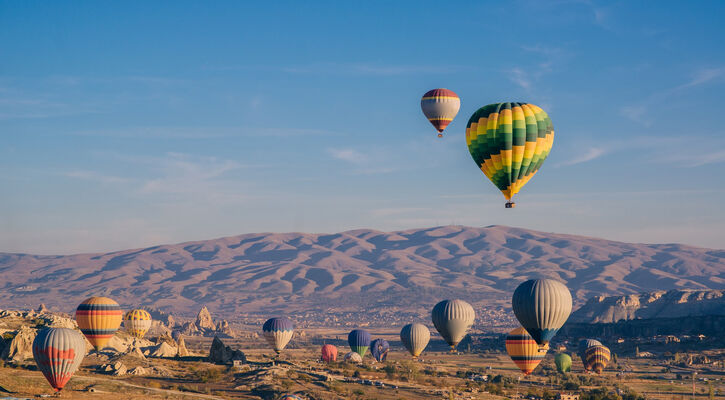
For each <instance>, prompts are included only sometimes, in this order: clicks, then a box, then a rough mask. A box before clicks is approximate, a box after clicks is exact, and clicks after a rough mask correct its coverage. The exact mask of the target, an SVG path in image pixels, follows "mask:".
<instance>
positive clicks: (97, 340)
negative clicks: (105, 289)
mask: <svg viewBox="0 0 725 400" xmlns="http://www.w3.org/2000/svg"><path fill="white" fill-rule="evenodd" d="M122 317H123V311H121V307H120V306H119V305H118V303H116V302H115V301H113V300H111V299H109V298H108V297H91V298H89V299H86V300H85V301H84V302H83V303H81V304H80V305H79V306H78V308H77V309H76V321H77V322H78V327H79V328H81V332H83V334H84V335H85V336H86V338H87V339H88V341H89V342H91V344H92V345H93V347H95V348H96V350H100V349H102V348H103V347H104V346H105V345H106V343H108V341H109V340H110V339H111V337H112V336H113V334H115V333H116V331H117V330H118V328H119V327H120V326H121V319H122Z"/></svg>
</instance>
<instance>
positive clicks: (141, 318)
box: [123, 309, 151, 339]
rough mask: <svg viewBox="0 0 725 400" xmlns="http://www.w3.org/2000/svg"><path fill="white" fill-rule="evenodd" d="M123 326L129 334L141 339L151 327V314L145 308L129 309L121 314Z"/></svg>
mask: <svg viewBox="0 0 725 400" xmlns="http://www.w3.org/2000/svg"><path fill="white" fill-rule="evenodd" d="M123 327H124V328H125V329H126V331H127V332H128V333H130V334H131V336H134V337H137V338H139V339H141V338H142V337H143V336H144V335H145V334H146V332H148V330H149V328H151V314H149V313H148V311H146V310H141V309H136V310H131V311H129V312H127V313H126V315H124V316H123Z"/></svg>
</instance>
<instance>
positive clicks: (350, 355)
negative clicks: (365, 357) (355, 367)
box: [344, 351, 362, 364]
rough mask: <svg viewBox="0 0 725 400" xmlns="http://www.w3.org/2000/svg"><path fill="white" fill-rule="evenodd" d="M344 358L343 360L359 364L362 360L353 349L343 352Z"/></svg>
mask: <svg viewBox="0 0 725 400" xmlns="http://www.w3.org/2000/svg"><path fill="white" fill-rule="evenodd" d="M344 360H345V362H348V363H355V364H359V363H361V362H362V356H360V354H358V353H356V352H354V351H351V352H349V353H347V354H345V358H344Z"/></svg>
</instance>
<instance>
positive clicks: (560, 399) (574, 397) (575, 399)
mask: <svg viewBox="0 0 725 400" xmlns="http://www.w3.org/2000/svg"><path fill="white" fill-rule="evenodd" d="M556 400H579V395H578V394H571V393H559V394H557V395H556Z"/></svg>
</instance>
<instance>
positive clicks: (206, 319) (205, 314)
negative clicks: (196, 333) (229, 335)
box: [194, 306, 216, 332]
mask: <svg viewBox="0 0 725 400" xmlns="http://www.w3.org/2000/svg"><path fill="white" fill-rule="evenodd" d="M194 325H195V326H196V328H197V329H198V330H200V331H202V332H204V331H213V330H215V329H216V326H214V320H213V319H212V318H211V313H210V312H209V310H208V309H207V308H206V306H204V307H202V308H201V310H199V313H198V314H196V321H195V322H194Z"/></svg>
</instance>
